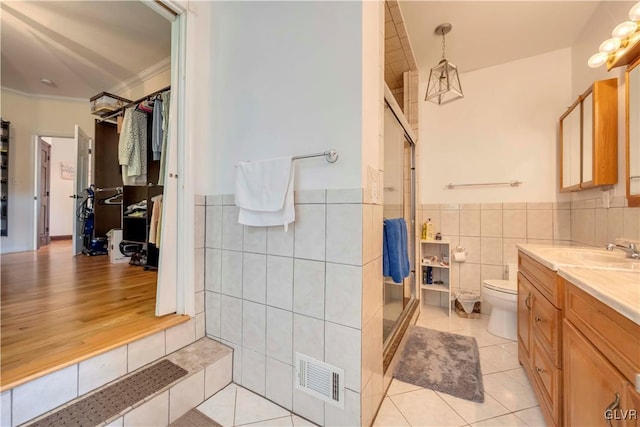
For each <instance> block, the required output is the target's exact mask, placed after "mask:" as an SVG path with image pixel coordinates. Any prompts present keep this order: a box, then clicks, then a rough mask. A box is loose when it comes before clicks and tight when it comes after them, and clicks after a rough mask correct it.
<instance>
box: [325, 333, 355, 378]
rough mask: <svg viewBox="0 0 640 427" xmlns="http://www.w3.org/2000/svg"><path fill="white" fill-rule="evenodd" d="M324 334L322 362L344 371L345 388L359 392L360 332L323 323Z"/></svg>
mask: <svg viewBox="0 0 640 427" xmlns="http://www.w3.org/2000/svg"><path fill="white" fill-rule="evenodd" d="M324 333H325V340H326V347H325V349H324V361H325V362H326V363H328V364H330V365H334V366H337V367H340V368H342V369H344V376H345V387H347V388H349V389H351V390H354V391H360V374H361V372H360V370H361V354H360V351H361V345H360V342H361V331H360V330H359V329H354V328H349V327H347V326H342V325H337V324H335V323H331V322H325V323H324Z"/></svg>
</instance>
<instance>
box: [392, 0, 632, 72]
mask: <svg viewBox="0 0 640 427" xmlns="http://www.w3.org/2000/svg"><path fill="white" fill-rule="evenodd" d="M399 3H400V9H401V11H402V15H403V17H404V21H405V25H406V28H407V33H408V35H409V39H410V41H411V46H412V48H413V53H414V55H415V57H416V62H417V65H418V69H420V70H429V69H430V68H432V67H433V66H435V65H437V64H438V61H440V58H441V57H442V37H441V36H439V35H436V34H435V33H434V30H435V28H436V27H437V26H438V25H439V24H442V23H445V22H448V23H450V24H451V25H452V26H453V28H452V30H451V32H450V33H449V34H448V35H447V36H445V40H446V58H447V59H448V60H449V61H451V62H452V63H453V64H455V65H456V66H457V67H458V70H459V71H460V72H461V73H462V72H467V71H472V70H477V69H480V68H485V67H490V66H493V65H498V64H502V63H506V62H511V61H515V60H518V59H522V58H526V57H530V56H534V55H539V54H542V53H546V52H551V51H553V50H557V49H562V48H566V47H569V46H572V45H573V44H574V42H575V41H576V39H577V38H578V35H579V34H580V33H581V32H582V30H583V28H584V26H585V24H586V23H587V21H588V20H589V19H590V18H591V16H592V15H593V13H594V11H595V9H596V8H597V7H598V5H599V3H600V2H598V1H411V0H405V1H400V2H399ZM633 3H634V2H629V4H630V5H633ZM596 48H597V46H596ZM586 60H587V59H586V58H585V61H586Z"/></svg>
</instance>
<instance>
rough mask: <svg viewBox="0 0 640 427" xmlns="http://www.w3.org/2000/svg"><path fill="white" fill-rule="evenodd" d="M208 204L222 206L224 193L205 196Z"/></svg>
mask: <svg viewBox="0 0 640 427" xmlns="http://www.w3.org/2000/svg"><path fill="white" fill-rule="evenodd" d="M205 202H206V204H207V206H222V194H216V195H210V196H205Z"/></svg>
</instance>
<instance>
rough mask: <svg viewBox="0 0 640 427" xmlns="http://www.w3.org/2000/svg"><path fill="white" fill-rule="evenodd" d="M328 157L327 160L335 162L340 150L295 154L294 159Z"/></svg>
mask: <svg viewBox="0 0 640 427" xmlns="http://www.w3.org/2000/svg"><path fill="white" fill-rule="evenodd" d="M322 156H324V157H326V160H327V162H329V163H335V162H336V161H337V160H338V152H337V151H336V150H333V149H331V150H329V151H324V152H322V153H313V154H303V155H300V156H293V160H298V159H308V158H309V157H322Z"/></svg>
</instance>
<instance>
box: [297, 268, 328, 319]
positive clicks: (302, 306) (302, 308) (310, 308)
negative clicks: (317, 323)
mask: <svg viewBox="0 0 640 427" xmlns="http://www.w3.org/2000/svg"><path fill="white" fill-rule="evenodd" d="M324 290H325V263H324V262H319V261H308V260H304V259H295V260H294V262H293V311H295V312H296V313H300V314H304V315H306V316H313V317H316V318H318V319H324V301H325V296H324V295H325V293H324Z"/></svg>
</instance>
